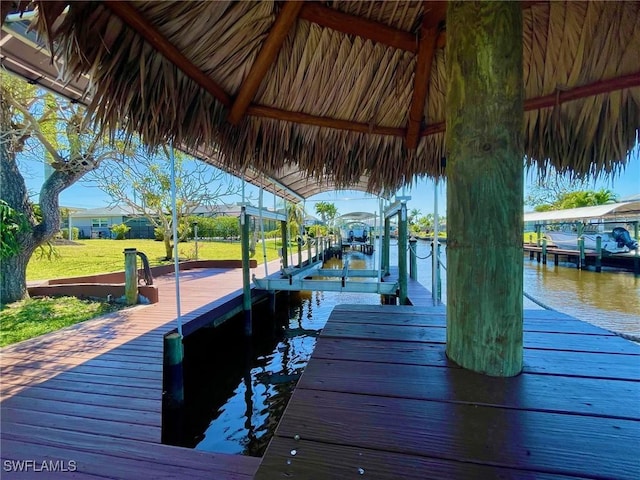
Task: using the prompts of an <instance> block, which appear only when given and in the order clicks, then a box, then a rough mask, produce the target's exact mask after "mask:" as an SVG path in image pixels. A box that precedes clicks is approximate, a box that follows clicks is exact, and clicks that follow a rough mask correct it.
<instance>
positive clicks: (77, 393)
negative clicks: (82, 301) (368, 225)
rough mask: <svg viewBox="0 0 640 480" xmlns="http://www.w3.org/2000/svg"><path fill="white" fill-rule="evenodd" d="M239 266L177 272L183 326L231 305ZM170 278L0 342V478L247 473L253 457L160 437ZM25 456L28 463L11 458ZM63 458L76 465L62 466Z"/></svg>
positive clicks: (170, 324) (171, 310)
mask: <svg viewBox="0 0 640 480" xmlns="http://www.w3.org/2000/svg"><path fill="white" fill-rule="evenodd" d="M270 267H271V269H273V268H276V263H273V265H271V266H270ZM241 275H242V272H241V270H240V269H232V270H223V269H207V270H189V271H186V272H183V273H182V274H181V276H180V286H181V292H182V296H181V305H182V312H183V321H184V322H185V334H186V333H189V332H190V331H193V330H194V328H195V327H196V326H198V325H200V324H202V323H204V322H206V321H210V320H211V315H212V314H211V312H212V311H216V310H217V311H218V313H220V312H222V313H224V311H225V309H228V308H229V305H230V303H229V300H230V299H232V298H234V297H236V296H238V295H239V294H241V292H242V290H241V286H242V276H241ZM173 278H174V277H173V275H170V276H165V277H160V278H158V279H156V283H157V284H158V286H159V289H160V296H161V297H160V298H161V302H160V303H157V304H154V305H149V306H138V307H134V308H131V309H127V310H123V311H120V312H116V313H113V314H110V315H107V316H105V317H101V318H99V319H95V320H90V321H87V322H84V323H81V324H78V325H74V326H72V327H69V328H65V329H63V330H60V331H57V332H53V333H51V334H48V335H44V336H41V337H37V338H34V339H31V340H27V341H25V342H21V343H19V344H16V345H12V346H9V347H6V348H4V349H2V350H1V351H0V355H1V375H2V389H1V403H0V413H1V425H0V426H1V431H2V436H1V445H0V446H1V455H0V456H1V459H2V473H1V475H0V476H1V477H2V478H3V479H5V478H7V479H13V478H31V477H36V478H94V477H95V478H118V479H136V480H137V479H143V478H154V479H160V478H193V479H196V478H216V479H247V478H251V477H252V476H253V474H254V472H255V470H256V468H257V465H258V462H259V459H257V458H251V457H242V456H236V455H221V454H210V453H205V452H199V451H195V450H190V449H184V448H178V447H172V446H167V445H162V444H160V439H161V407H162V355H163V351H162V350H163V341H162V339H163V335H164V334H165V333H166V332H168V331H170V330H172V329H173V328H174V327H175V326H176V321H175V318H176V300H175V298H176V297H175V289H174V279H173ZM238 289H240V290H238ZM25 460H26V461H34V464H24V463H22V464H20V463H19V461H25ZM6 461H9V462H11V461H15V462H14V463H6ZM43 461H52V462H54V463H52V464H51V463H47V464H45V467H47V466H50V465H54V466H55V465H57V467H56V468H58V469H59V470H58V472H57V473H56V474H50V473H44V474H43V473H42V467H43V464H42V462H43ZM55 462H58V463H55ZM69 462H72V463H71V464H70V463H69ZM21 465H22V466H21ZM71 467H72V468H73V469H74V470H75V471H74V472H63V471H61V469H71ZM19 469H22V470H23V472H22V473H20V472H18V471H16V470H19ZM38 469H40V470H39V473H38ZM45 472H46V470H45Z"/></svg>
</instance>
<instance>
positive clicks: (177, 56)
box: [104, 0, 640, 137]
mask: <svg viewBox="0 0 640 480" xmlns="http://www.w3.org/2000/svg"><path fill="white" fill-rule="evenodd" d="M535 3H540V2H535V1H534V2H529V5H530V4H535ZM104 4H105V5H106V6H108V7H109V8H110V9H111V10H112V11H113V13H114V14H116V15H117V16H118V17H120V18H121V19H122V20H123V21H124V22H125V23H126V24H127V25H129V26H130V27H131V28H133V29H134V30H136V31H137V32H138V33H139V34H140V35H142V36H143V37H144V38H145V39H146V40H147V41H148V42H149V43H150V44H151V45H153V47H154V48H156V50H158V52H160V53H161V54H163V55H164V56H165V57H166V58H167V59H168V60H169V61H171V62H172V63H174V64H175V65H176V66H177V67H178V68H180V69H181V70H182V71H183V72H184V73H185V74H186V75H187V76H188V77H189V78H191V79H192V80H193V81H195V82H196V83H198V84H199V85H200V86H201V87H202V88H204V89H205V90H207V91H208V92H209V93H211V94H212V95H213V96H214V97H215V98H217V99H218V100H219V101H220V102H221V103H222V104H223V105H225V106H231V103H232V102H231V98H230V97H229V95H228V94H227V93H226V92H225V91H224V90H223V89H222V88H221V87H220V86H219V85H218V84H217V83H215V82H214V81H213V80H212V79H211V78H209V77H207V76H206V75H205V74H204V73H203V72H202V70H200V69H199V68H198V67H196V66H195V65H194V64H193V63H191V61H190V60H189V59H188V58H186V57H185V56H184V55H183V54H182V53H181V52H180V51H179V50H178V49H177V48H176V47H175V46H174V45H173V44H171V42H169V41H168V40H167V39H166V38H165V37H164V36H163V35H162V34H161V33H160V32H159V31H158V30H157V29H156V28H155V27H154V26H153V25H151V24H150V23H149V22H148V21H147V20H146V19H145V18H144V17H142V15H140V13H139V12H138V11H137V10H136V9H135V8H134V7H133V6H132V5H131V4H130V3H128V2H121V1H114V0H104ZM523 4H524V2H523ZM304 9H305V7H304V6H303V7H302V10H301V13H300V17H302V12H304ZM353 18H356V17H353ZM437 38H438V39H440V38H443V34H442V33H440V34H439V35H438V36H437ZM439 42H440V40H437V41H436V46H437V45H438V43H439ZM638 86H640V71H639V72H634V73H631V74H628V75H623V76H621V77H616V78H611V79H608V80H603V81H600V82H595V83H592V84H588V85H582V86H579V87H575V88H572V89H569V90H564V91H560V92H558V93H557V94H555V93H553V94H550V95H545V96H542V97H536V98H530V99H528V100H525V102H524V110H525V111H530V110H536V109H540V108H548V107H552V106H554V105H559V104H561V103H565V102H569V101H572V100H578V99H580V98H585V97H589V96H593V95H599V94H602V93H607V92H612V91H616V90H622V89H625V88H632V87H638ZM246 114H247V115H251V116H257V117H264V118H272V119H275V120H282V121H286V122H294V123H301V124H305V125H315V126H319V127H327V128H335V129H339V130H348V131H353V132H360V133H372V134H376V135H388V136H394V137H404V136H405V135H406V133H407V129H405V128H397V127H382V126H377V125H371V124H368V123H362V122H354V121H350V120H338V119H334V118H329V117H320V116H316V115H310V114H307V113H302V112H292V111H287V110H281V109H278V108H273V107H269V106H265V105H249V106H248V108H247V110H246ZM444 130H445V124H444V122H439V123H435V124H432V125H429V126H427V127H426V128H425V129H423V130H422V131H421V132H420V136H421V137H425V136H429V135H434V134H437V133H442V132H444Z"/></svg>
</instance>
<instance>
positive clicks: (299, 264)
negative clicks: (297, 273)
mask: <svg viewBox="0 0 640 480" xmlns="http://www.w3.org/2000/svg"><path fill="white" fill-rule="evenodd" d="M296 243H297V244H298V267H302V237H298V241H297V242H296Z"/></svg>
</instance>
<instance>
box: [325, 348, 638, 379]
mask: <svg viewBox="0 0 640 480" xmlns="http://www.w3.org/2000/svg"><path fill="white" fill-rule="evenodd" d="M313 358H314V359H326V360H357V361H361V362H383V363H396V364H400V365H431V366H435V367H447V368H457V366H456V365H455V364H453V363H452V362H449V361H448V360H447V356H446V354H445V352H444V349H443V348H442V346H441V344H437V343H419V342H399V341H385V342H378V341H374V340H362V339H357V338H331V337H326V338H325V337H323V339H322V341H321V342H318V344H317V345H316V348H315V350H314V352H313ZM639 364H640V359H638V358H637V357H636V356H629V357H621V356H618V355H610V354H607V353H593V352H565V351H561V350H537V349H533V348H528V349H526V350H525V351H524V370H523V371H524V372H526V373H535V374H541V375H545V374H546V375H562V376H574V377H585V378H605V379H612V380H614V379H618V380H633V381H640V365H639Z"/></svg>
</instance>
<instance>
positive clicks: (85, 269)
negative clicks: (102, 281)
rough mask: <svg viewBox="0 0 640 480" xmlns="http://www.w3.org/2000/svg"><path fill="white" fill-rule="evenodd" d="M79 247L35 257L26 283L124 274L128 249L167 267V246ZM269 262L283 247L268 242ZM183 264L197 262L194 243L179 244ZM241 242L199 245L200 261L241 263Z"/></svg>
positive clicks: (81, 243)
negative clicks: (117, 273)
mask: <svg viewBox="0 0 640 480" xmlns="http://www.w3.org/2000/svg"><path fill="white" fill-rule="evenodd" d="M76 243H77V245H57V246H56V247H55V249H56V251H57V255H56V256H55V257H53V258H52V259H51V260H49V259H47V258H39V257H38V256H37V253H36V255H34V256H33V257H32V258H31V261H30V262H29V265H28V266H27V280H46V279H50V278H62V277H75V276H80V275H92V274H95V273H107V272H117V271H121V270H124V254H123V250H124V249H125V248H136V249H138V251H140V252H143V253H145V254H146V255H147V257H148V258H149V263H150V264H151V266H152V267H153V266H156V265H165V264H167V263H172V262H167V261H166V260H163V258H164V256H165V252H164V243H163V242H156V241H155V240H140V239H136V240H107V239H104V240H97V239H96V240H78V241H76ZM266 244H267V261H271V260H275V259H277V258H278V248H280V244H279V243H278V244H277V245H274V241H273V240H267V241H266ZM178 253H179V256H180V259H181V260H187V259H194V258H195V243H194V242H193V241H191V242H185V243H180V244H178ZM241 258H242V256H241V251H240V242H238V241H235V242H223V241H218V242H209V241H198V259H199V260H234V259H237V260H239V259H241ZM253 258H255V259H256V260H257V261H258V263H262V260H263V255H262V246H261V244H257V245H256V254H255V256H254V257H253Z"/></svg>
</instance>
